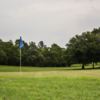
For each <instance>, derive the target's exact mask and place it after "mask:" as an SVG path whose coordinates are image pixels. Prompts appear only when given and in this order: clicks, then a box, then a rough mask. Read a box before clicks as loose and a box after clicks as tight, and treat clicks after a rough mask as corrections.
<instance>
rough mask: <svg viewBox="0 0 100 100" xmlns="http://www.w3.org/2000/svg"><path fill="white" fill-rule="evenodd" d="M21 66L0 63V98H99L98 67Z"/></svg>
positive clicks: (57, 99)
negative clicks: (92, 68)
mask: <svg viewBox="0 0 100 100" xmlns="http://www.w3.org/2000/svg"><path fill="white" fill-rule="evenodd" d="M26 69H27V70H28V72H26V71H27V70H26ZM22 70H23V71H24V72H21V73H20V72H18V68H17V67H8V66H1V67H0V100H100V79H99V78H100V70H97V69H95V70H83V71H82V70H69V69H66V68H31V67H30V68H26V67H23V69H22Z"/></svg>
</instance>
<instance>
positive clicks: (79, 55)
mask: <svg viewBox="0 0 100 100" xmlns="http://www.w3.org/2000/svg"><path fill="white" fill-rule="evenodd" d="M66 46H67V49H66V56H67V57H66V58H67V61H68V63H69V64H75V63H76V64H77V63H80V64H82V69H84V65H86V64H89V63H93V68H94V63H96V62H99V61H100V28H99V29H94V30H93V31H92V32H84V33H82V35H76V36H75V37H73V38H72V39H70V41H69V43H68V44H67V45H66Z"/></svg>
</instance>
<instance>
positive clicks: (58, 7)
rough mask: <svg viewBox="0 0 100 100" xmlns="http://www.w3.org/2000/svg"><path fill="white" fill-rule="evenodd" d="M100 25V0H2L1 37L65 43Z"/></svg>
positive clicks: (46, 42) (0, 11)
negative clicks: (20, 37)
mask: <svg viewBox="0 0 100 100" xmlns="http://www.w3.org/2000/svg"><path fill="white" fill-rule="evenodd" d="M98 27H100V0H0V38H1V39H3V40H5V41H7V40H13V41H14V40H15V39H18V38H19V36H20V35H21V36H22V37H23V39H24V40H25V41H27V42H29V41H34V42H36V43H38V42H39V41H41V40H43V41H44V42H45V44H46V45H48V46H50V45H51V44H52V43H57V44H58V45H60V46H64V45H65V44H66V43H67V42H68V40H69V39H70V38H71V37H72V36H74V35H76V34H81V33H82V32H84V31H88V30H90V31H91V30H92V29H93V28H98Z"/></svg>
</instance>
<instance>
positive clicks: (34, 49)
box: [0, 28, 100, 69]
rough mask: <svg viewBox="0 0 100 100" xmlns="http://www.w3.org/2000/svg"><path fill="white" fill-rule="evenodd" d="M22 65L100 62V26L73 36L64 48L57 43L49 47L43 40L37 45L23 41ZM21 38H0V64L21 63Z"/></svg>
mask: <svg viewBox="0 0 100 100" xmlns="http://www.w3.org/2000/svg"><path fill="white" fill-rule="evenodd" d="M23 43H24V47H23V48H22V65H23V66H41V67H42V66H44V67H48V66H50V67H52V66H55V67H56V66H57V67H61V66H71V65H72V64H82V69H84V66H85V65H86V64H90V63H92V64H93V68H94V64H95V63H97V62H100V28H97V29H96V28H95V29H93V30H92V31H91V32H90V31H88V32H83V33H82V34H81V35H76V36H74V37H72V38H71V39H70V40H69V42H68V43H67V44H66V48H62V47H60V46H59V45H57V44H55V43H54V44H52V45H51V46H50V47H47V46H46V45H45V44H44V42H43V41H40V42H39V43H38V44H37V45H36V43H35V42H32V41H31V42H30V43H29V44H28V43H27V42H25V41H23ZM19 58H20V55H19V39H17V40H16V41H15V42H14V43H13V42H12V41H11V40H10V41H7V42H5V41H3V40H2V39H0V65H16V66H18V65H19V60H20V59H19Z"/></svg>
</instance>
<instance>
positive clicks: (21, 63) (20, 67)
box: [20, 48, 22, 72]
mask: <svg viewBox="0 0 100 100" xmlns="http://www.w3.org/2000/svg"><path fill="white" fill-rule="evenodd" d="M21 60H22V59H21V48H20V72H21V64H22V62H21Z"/></svg>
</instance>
